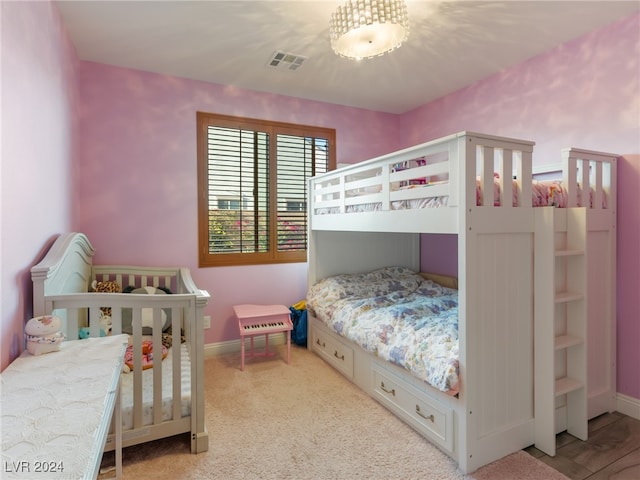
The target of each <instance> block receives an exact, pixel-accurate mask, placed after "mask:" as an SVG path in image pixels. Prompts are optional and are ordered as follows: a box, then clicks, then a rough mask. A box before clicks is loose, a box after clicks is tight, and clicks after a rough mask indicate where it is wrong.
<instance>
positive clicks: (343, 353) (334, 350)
mask: <svg viewBox="0 0 640 480" xmlns="http://www.w3.org/2000/svg"><path fill="white" fill-rule="evenodd" d="M309 340H310V341H311V348H313V350H314V351H316V352H317V353H318V355H320V356H321V357H322V358H323V359H324V360H325V361H326V362H327V363H329V365H332V366H333V367H334V368H336V369H337V370H338V371H340V372H341V373H342V374H343V375H344V376H346V377H347V378H349V379H350V380H353V348H352V347H350V346H348V345H347V344H345V343H343V342H341V341H340V340H338V339H336V338H335V337H333V336H331V335H330V334H328V333H325V332H324V331H322V330H320V329H318V328H317V327H316V328H313V329H312V330H311V338H310V339H309Z"/></svg>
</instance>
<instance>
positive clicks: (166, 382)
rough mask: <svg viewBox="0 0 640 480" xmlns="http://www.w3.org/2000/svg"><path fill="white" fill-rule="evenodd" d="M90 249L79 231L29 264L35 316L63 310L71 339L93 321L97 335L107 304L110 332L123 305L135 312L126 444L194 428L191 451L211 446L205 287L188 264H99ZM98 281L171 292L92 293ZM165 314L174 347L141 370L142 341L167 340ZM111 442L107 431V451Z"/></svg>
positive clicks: (126, 387)
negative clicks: (145, 328) (148, 320)
mask: <svg viewBox="0 0 640 480" xmlns="http://www.w3.org/2000/svg"><path fill="white" fill-rule="evenodd" d="M93 254H94V249H93V247H92V246H91V244H90V242H89V240H88V239H87V237H86V236H85V235H83V234H81V233H68V234H63V235H61V236H60V237H58V239H57V240H56V241H55V242H54V243H53V245H52V246H51V248H50V249H49V251H48V253H47V254H46V256H45V257H44V258H43V260H42V261H41V262H40V263H38V264H37V265H35V266H34V267H33V268H32V269H31V277H32V280H33V311H34V316H39V315H44V314H55V315H57V316H59V317H60V318H61V319H62V320H63V325H64V333H65V335H66V337H67V339H68V340H73V339H77V338H78V335H79V330H80V328H82V327H88V328H89V330H90V335H91V336H92V337H97V336H100V334H101V333H100V329H101V325H100V318H101V309H103V308H111V320H112V333H113V334H119V333H123V327H122V319H123V311H127V312H130V317H131V319H132V333H131V335H130V336H129V343H130V344H131V345H133V347H132V348H133V370H132V371H131V373H127V374H123V376H122V377H123V378H122V399H123V402H122V412H123V446H125V447H126V446H130V445H135V444H138V443H142V442H147V441H150V440H156V439H159V438H163V437H168V436H172V435H177V434H181V433H186V432H189V433H190V434H191V451H192V452H193V453H199V452H204V451H206V450H207V449H208V433H207V431H206V426H205V418H204V385H203V381H204V372H203V369H204V340H203V337H204V335H203V327H204V325H203V314H204V308H205V306H206V304H207V302H208V300H209V294H208V292H207V291H206V290H201V289H199V288H197V287H196V285H195V283H194V282H193V280H192V279H191V275H190V273H189V270H188V269H186V268H155V267H134V266H96V265H93V263H92V258H93ZM94 280H98V281H106V280H111V281H116V282H117V283H118V284H119V285H120V286H122V288H123V289H124V288H126V287H127V286H132V287H136V288H140V287H145V286H152V287H162V288H166V289H168V290H169V291H170V292H171V293H172V294H170V295H147V294H132V293H95V292H90V285H91V283H92V281H94ZM167 312H170V313H171V340H172V346H171V347H170V348H169V349H168V355H167V357H166V358H165V359H164V360H163V361H161V362H158V361H157V358H158V357H157V355H156V360H154V362H153V363H154V364H153V367H152V368H149V369H143V368H142V344H143V341H145V340H152V341H153V345H154V346H157V345H160V344H162V328H163V326H164V325H163V324H164V322H165V321H166V315H167ZM149 313H151V317H152V318H153V329H152V334H151V335H150V336H145V335H143V334H142V318H143V317H144V316H145V315H146V316H147V317H148V314H149ZM181 334H182V335H183V336H184V339H185V341H184V343H182V341H181V340H182V335H181ZM154 350H155V348H154ZM114 446H115V445H114V438H113V435H110V436H109V439H108V440H107V445H106V450H111V449H113V448H114Z"/></svg>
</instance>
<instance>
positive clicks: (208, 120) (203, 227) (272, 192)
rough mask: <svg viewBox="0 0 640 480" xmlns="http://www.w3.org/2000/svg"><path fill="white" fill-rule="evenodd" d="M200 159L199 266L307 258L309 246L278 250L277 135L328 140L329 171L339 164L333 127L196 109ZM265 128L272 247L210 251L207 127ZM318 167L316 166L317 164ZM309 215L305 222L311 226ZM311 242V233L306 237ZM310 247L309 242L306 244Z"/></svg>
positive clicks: (292, 260) (258, 129)
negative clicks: (263, 249) (243, 250)
mask: <svg viewBox="0 0 640 480" xmlns="http://www.w3.org/2000/svg"><path fill="white" fill-rule="evenodd" d="M196 125H197V135H196V136H197V157H198V158H197V160H198V162H197V163H198V167H197V168H198V252H199V253H198V264H199V266H200V267H216V266H239V265H259V264H276V263H300V262H306V261H307V249H304V250H296V251H278V248H277V246H278V245H277V233H278V229H277V217H278V209H277V191H278V186H277V161H278V160H277V152H276V147H277V142H276V141H275V139H276V136H277V135H291V136H300V137H314V138H323V139H326V140H328V156H329V158H328V165H327V171H329V170H333V169H335V167H336V141H335V138H336V131H335V129H332V128H325V127H313V126H308V125H297V124H293V123H285V122H273V121H268V120H258V119H253V118H246V117H236V116H230V115H218V114H213V113H206V112H197V113H196ZM210 126H215V127H223V128H232V129H239V130H250V131H257V132H265V133H267V134H268V135H269V139H270V140H269V182H268V183H269V205H270V208H269V214H268V218H269V246H270V247H269V250H268V251H267V252H259V253H256V252H249V253H244V252H243V253H210V251H209V186H208V181H209V164H208V143H207V141H208V131H207V130H208V127H210ZM314 168H315V166H314ZM308 221H309V219H308V216H307V219H306V225H307V227H308ZM307 242H308V237H307ZM307 248H308V244H307Z"/></svg>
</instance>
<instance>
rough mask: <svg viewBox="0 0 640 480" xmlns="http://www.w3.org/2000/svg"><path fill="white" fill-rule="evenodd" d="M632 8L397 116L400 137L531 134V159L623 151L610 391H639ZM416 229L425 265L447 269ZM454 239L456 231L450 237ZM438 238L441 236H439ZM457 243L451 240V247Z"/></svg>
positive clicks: (639, 198)
mask: <svg viewBox="0 0 640 480" xmlns="http://www.w3.org/2000/svg"><path fill="white" fill-rule="evenodd" d="M639 32H640V14H635V15H633V16H631V17H628V18H626V19H624V20H621V21H618V22H616V23H614V24H612V25H610V26H609V27H607V28H604V29H601V30H599V31H595V32H592V33H590V34H588V35H586V36H584V37H582V38H580V39H578V40H575V41H572V42H569V43H567V44H565V45H562V46H560V47H558V48H555V49H553V50H551V51H549V52H547V53H545V54H544V55H540V56H538V57H535V58H533V59H531V60H529V61H527V62H525V63H522V64H520V65H518V66H516V67H514V68H511V69H508V70H505V71H503V72H502V73H500V74H498V75H494V76H492V77H489V78H487V79H485V80H483V81H480V82H478V83H476V84H474V85H472V86H470V87H468V88H465V89H462V90H460V91H458V92H455V93H454V94H452V95H448V96H446V97H443V98H440V99H438V100H436V101H434V102H432V103H430V104H428V105H425V106H422V107H420V108H418V109H416V110H413V111H412V112H409V113H407V114H405V115H403V116H402V119H401V124H402V126H403V129H405V130H406V131H407V132H408V135H407V136H405V137H404V139H405V146H408V145H410V144H414V143H418V142H422V141H425V140H428V139H431V138H437V137H439V136H442V135H446V134H449V133H453V132H456V131H458V130H472V131H473V130H475V131H480V132H487V133H493V134H497V135H505V136H512V137H516V138H522V139H526V140H534V141H536V146H535V148H534V161H535V162H537V163H539V164H546V163H557V162H559V161H560V158H559V151H560V148H562V147H569V146H575V147H581V148H588V149H592V150H600V151H605V152H613V153H618V154H620V155H622V157H623V158H622V159H621V160H620V162H619V163H618V244H617V253H618V264H617V286H618V294H617V309H618V361H617V366H618V380H617V381H618V391H619V392H620V393H623V394H626V395H629V396H631V397H634V398H640V374H639V373H638V365H640V349H638V345H640V317H639V315H638V312H640V33H639ZM430 237H431V236H429V237H426V236H424V238H423V239H422V245H423V249H424V251H425V255H424V256H423V259H422V260H423V268H425V269H434V268H435V269H440V270H442V273H455V271H456V270H455V268H451V266H450V265H449V266H447V265H442V263H441V257H436V256H432V255H431V253H430V252H434V251H440V250H439V249H440V248H443V247H444V248H449V249H451V240H452V239H451V238H447V236H440V237H436V238H430ZM453 242H455V238H454V239H453ZM443 243H444V245H442V244H443ZM454 251H455V250H454Z"/></svg>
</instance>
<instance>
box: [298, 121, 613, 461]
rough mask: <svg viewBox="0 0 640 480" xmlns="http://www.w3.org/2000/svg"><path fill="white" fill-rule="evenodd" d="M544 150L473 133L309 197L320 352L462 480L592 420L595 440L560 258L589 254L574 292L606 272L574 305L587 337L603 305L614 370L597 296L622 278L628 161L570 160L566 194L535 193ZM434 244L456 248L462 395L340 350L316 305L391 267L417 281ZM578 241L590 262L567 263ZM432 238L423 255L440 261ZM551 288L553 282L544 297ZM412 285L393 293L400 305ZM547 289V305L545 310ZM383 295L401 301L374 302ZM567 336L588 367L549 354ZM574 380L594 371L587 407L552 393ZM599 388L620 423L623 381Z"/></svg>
mask: <svg viewBox="0 0 640 480" xmlns="http://www.w3.org/2000/svg"><path fill="white" fill-rule="evenodd" d="M533 146H534V142H530V141H523V140H517V139H511V138H504V137H498V136H492V135H484V134H478V133H472V132H462V133H459V134H455V135H450V136H447V137H444V138H441V139H438V140H434V141H431V142H427V143H424V144H421V145H417V146H415V147H411V148H408V149H404V150H401V151H398V152H394V153H391V154H388V155H384V156H381V157H378V158H375V159H372V160H369V161H365V162H361V163H358V164H354V165H350V166H346V167H344V168H341V169H339V170H336V171H333V172H329V173H326V174H323V175H319V176H317V177H314V178H312V179H311V180H310V182H309V207H308V212H309V225H310V226H309V276H308V283H309V297H310V298H308V299H307V303H308V307H309V327H308V328H309V332H308V338H309V346H310V348H311V349H312V351H314V352H315V353H317V354H318V355H319V356H320V357H322V358H323V359H324V360H325V361H327V362H328V363H329V364H330V365H332V366H333V367H335V368H336V369H337V370H339V371H340V372H341V373H342V374H343V375H345V376H346V377H347V378H349V379H350V380H351V381H352V382H354V383H355V384H356V385H358V386H359V387H360V388H361V389H363V390H364V391H365V392H367V393H368V394H370V395H371V396H372V397H373V398H375V399H376V400H378V401H379V402H380V403H382V404H383V405H385V406H386V407H387V408H388V409H390V410H391V411H392V412H393V413H394V414H396V415H397V416H398V417H399V418H401V419H402V420H404V421H405V422H407V423H408V424H409V425H411V426H412V427H413V428H414V429H416V431H418V432H419V433H421V434H422V435H423V436H424V437H425V438H427V439H429V440H430V441H431V442H432V443H434V444H435V445H436V446H438V447H439V448H440V449H441V450H442V451H444V452H445V453H446V454H448V455H449V456H450V457H451V458H453V459H454V460H455V461H456V462H457V463H458V465H459V468H460V469H461V470H462V471H463V472H465V473H467V472H472V471H474V470H476V469H477V468H479V467H481V466H483V465H485V464H487V463H490V462H492V461H494V460H497V459H499V458H501V457H503V456H505V455H507V454H510V453H512V452H514V451H516V450H519V449H521V448H524V447H527V446H529V445H532V444H534V443H536V444H540V445H541V446H542V445H543V444H544V445H545V446H546V445H547V442H548V439H549V437H550V436H552V435H555V432H556V431H557V430H558V429H559V428H569V427H567V426H565V425H564V424H563V423H562V418H560V420H557V419H556V417H561V416H562V415H565V417H564V418H573V417H575V416H580V415H581V416H582V417H583V418H581V419H580V421H581V422H582V423H584V424H586V421H587V420H586V413H584V412H582V414H581V413H580V412H581V410H580V408H581V407H579V406H575V405H574V404H576V403H577V404H580V405H581V404H582V403H585V404H586V402H587V400H586V397H587V395H586V390H587V388H586V386H585V383H586V379H585V378H584V376H585V375H586V374H585V372H584V371H585V370H586V358H585V351H586V348H585V343H586V342H585V341H584V335H583V338H582V341H580V340H576V339H577V338H578V334H576V335H573V336H571V335H562V334H564V333H566V328H567V327H566V324H567V322H566V320H558V319H557V318H555V317H557V316H560V314H559V313H558V312H556V307H555V305H557V303H556V300H555V299H554V295H556V294H557V293H558V291H559V290H561V289H563V288H569V287H572V286H569V287H568V286H567V285H566V282H562V281H560V280H558V281H557V282H556V281H555V279H554V275H555V272H556V271H557V269H558V268H559V267H557V266H556V264H557V262H558V261H557V259H558V258H564V252H565V251H568V252H571V253H576V252H582V253H583V255H582V257H580V256H579V255H577V254H576V255H575V256H576V258H578V257H579V258H582V259H583V260H582V262H583V264H582V267H576V268H574V270H576V272H574V273H573V274H572V275H573V276H579V274H581V273H584V272H585V271H588V272H590V273H593V272H592V271H593V270H594V269H596V268H600V269H601V271H602V272H606V274H605V275H601V277H603V278H601V279H600V280H597V281H596V283H598V284H597V285H596V284H594V285H592V286H586V285H585V286H583V287H584V288H583V290H582V291H581V294H582V297H581V298H582V300H576V302H577V304H578V305H579V306H581V308H582V310H580V309H578V311H579V312H581V314H582V316H580V319H581V321H582V323H580V322H577V323H579V324H580V325H582V326H584V323H585V322H587V320H586V312H587V311H589V312H591V310H592V307H591V303H592V302H593V303H594V305H596V307H594V308H595V309H597V311H598V312H599V313H598V315H599V318H597V319H596V318H595V317H594V325H595V327H593V328H598V329H599V330H600V331H601V332H607V335H606V340H601V343H602V342H604V343H602V344H601V345H600V346H598V347H594V348H599V349H600V350H601V353H602V355H603V356H604V357H606V359H605V360H606V361H610V359H612V358H614V355H613V352H612V348H613V347H612V343H611V342H613V338H615V337H614V336H612V335H613V334H612V333H611V332H612V329H613V322H614V318H615V314H614V313H615V312H614V309H615V306H614V304H615V302H614V301H613V298H612V291H613V290H612V287H611V286H609V285H606V286H605V287H604V288H603V289H602V290H603V291H602V292H600V293H597V292H592V290H596V289H597V288H601V287H602V286H603V285H602V284H605V283H606V282H609V281H611V280H612V279H613V278H614V277H615V273H614V259H615V160H616V157H615V155H611V154H603V153H599V152H591V151H587V150H580V149H575V148H573V149H565V150H563V151H562V162H563V164H562V167H561V169H560V170H561V172H560V174H561V175H562V176H561V178H560V179H558V181H554V182H542V181H539V182H536V181H534V179H533V172H532V154H533ZM583 199H584V202H583ZM583 203H584V206H582V204H583ZM578 205H580V206H578ZM534 206H536V207H541V208H533V207H534ZM558 207H567V208H558ZM538 211H540V212H545V214H544V215H539V214H537V213H535V212H538ZM573 211H575V212H582V213H581V214H582V216H583V217H586V220H583V221H582V222H580V221H578V222H575V221H573V220H571V221H567V216H568V215H571V214H570V213H569V212H573ZM579 215H580V214H579ZM568 223H569V224H570V225H571V226H570V227H567V224H568ZM568 230H571V233H570V234H567V231H568ZM592 230H593V232H594V233H593V235H592V234H591V233H590V232H591V231H592ZM430 233H440V234H454V235H456V236H457V245H458V259H457V260H458V275H457V278H456V279H455V280H456V283H457V289H458V290H457V295H456V297H457V304H456V305H455V310H456V315H457V332H456V333H457V338H455V341H456V343H457V344H456V348H457V352H456V357H457V364H456V367H457V370H456V372H455V375H456V377H455V378H457V381H455V382H453V383H451V382H450V383H449V384H448V386H447V387H445V388H443V387H442V385H439V386H437V387H434V386H432V385H430V384H429V383H427V381H425V379H424V378H420V376H418V375H416V374H415V372H413V373H412V372H411V371H410V370H409V369H407V368H405V367H403V366H400V365H398V364H397V363H398V362H394V361H388V360H385V358H384V356H383V355H379V354H378V353H379V352H377V351H376V349H375V348H373V349H372V350H373V351H369V350H368V349H367V348H365V347H366V342H357V341H354V340H349V339H348V338H346V337H344V336H342V335H341V334H339V333H337V332H336V330H334V328H332V327H330V326H329V325H330V322H327V321H326V319H321V318H319V317H322V315H321V314H319V312H316V309H319V310H321V309H322V308H321V306H320V305H319V304H318V302H317V298H318V297H322V296H323V295H324V294H317V292H316V291H315V289H316V288H317V287H316V286H317V285H318V284H320V283H322V282H324V281H326V280H327V279H329V278H336V279H338V283H339V284H340V282H343V286H344V282H347V283H349V282H351V281H352V279H351V278H350V277H348V276H349V275H354V276H356V277H358V276H360V277H363V278H365V279H366V278H369V279H371V276H372V275H373V277H374V278H377V279H378V280H380V276H381V275H382V276H385V275H386V274H387V273H388V271H387V269H389V267H393V268H392V270H396V271H400V272H404V273H400V275H401V276H402V275H405V273H406V269H409V270H411V271H412V272H419V271H420V266H421V260H420V245H421V235H422V234H430ZM568 237H571V238H572V239H573V238H580V239H583V240H581V241H582V242H583V243H582V247H583V249H582V250H579V249H578V248H577V247H576V248H573V247H571V248H569V247H567V238H568ZM426 238H427V241H426V242H422V244H423V245H427V248H429V241H428V236H427V237H426ZM544 239H546V240H544ZM548 239H551V246H549V240H548ZM587 239H588V240H587ZM572 241H573V240H571V241H569V243H571V242H572ZM545 242H546V247H545V248H546V251H544V250H542V251H541V254H540V255H536V246H537V245H538V244H539V243H542V244H544V243H545ZM563 242H564V243H563ZM604 246H606V248H604V249H603V247H604ZM556 250H562V251H563V253H561V254H557V253H554V252H555V251H556ZM580 268H584V270H580ZM536 272H538V276H537V277H536ZM550 272H552V273H553V274H552V273H550ZM543 274H544V275H551V278H550V279H548V281H547V282H546V284H545V283H544V282H543V280H542V278H543V277H542V275H543ZM407 275H408V274H407ZM562 275H564V277H563V278H566V277H567V275H566V272H565V273H562V274H561V273H558V274H557V276H558V277H560V276H562ZM424 276H427V277H428V275H426V274H425V275H424ZM396 280H397V279H396ZM417 281H418V282H419V280H417ZM589 281H590V282H591V280H589ZM401 283H402V282H396V283H394V284H393V289H397V288H400V287H398V285H399V284H401ZM349 284H350V283H349ZM614 284H615V283H614ZM614 284H613V285H614ZM350 285H351V284H350ZM429 285H433V284H429ZM540 285H545V286H544V288H543V287H542V286H540ZM450 286H451V285H450ZM536 286H539V288H540V289H541V290H542V291H544V294H540V295H537V292H536ZM377 287H378V288H380V285H379V284H378V285H377ZM336 288H337V289H338V290H339V291H342V292H351V291H352V289H351V288H342V287H340V286H338V287H336ZM341 288H342V290H341ZM384 288H387V287H382V290H384ZM412 288H413V287H412ZM429 288H431V287H429ZM374 290H375V289H374ZM387 293H390V294H394V293H397V292H387V291H382V292H380V291H378V292H377V294H379V295H385V294H387ZM445 293H446V294H447V295H450V294H451V292H450V291H449V290H446V292H445ZM592 294H593V295H592ZM338 296H339V297H340V294H338ZM400 296H404V293H402V294H401V295H400ZM329 297H330V295H329ZM379 298H381V297H378V300H379ZM572 298H573V299H576V298H578V297H577V296H576V297H572ZM339 300H340V301H342V300H343V297H340V298H339ZM378 300H376V301H378ZM333 301H334V303H335V299H333ZM544 302H547V304H545V303H544ZM562 303H563V302H560V304H562ZM549 305H551V306H549ZM534 306H535V308H534ZM543 307H544V308H546V309H547V310H546V313H547V314H548V315H549V316H548V317H547V318H546V319H541V318H540V317H541V315H538V316H537V317H536V315H535V311H536V310H539V311H540V312H544V311H545V310H543ZM331 308H335V305H334V306H333V307H331ZM331 308H330V309H331ZM367 308H368V307H367ZM365 309H366V308H365ZM549 309H551V310H549ZM549 312H551V313H549ZM349 318H350V319H352V318H354V317H349ZM534 320H535V322H538V321H543V322H544V323H545V327H544V328H542V329H539V328H537V327H536V329H535V331H534ZM590 320H591V319H590ZM569 323H571V324H573V323H575V322H574V321H573V320H572V321H571V322H569ZM342 325H344V323H342ZM581 328H582V327H581ZM589 328H592V327H591V325H590V326H589ZM563 329H565V331H563ZM534 336H535V337H536V340H538V341H540V342H545V343H544V344H545V347H544V348H545V349H546V350H545V351H548V350H549V349H550V351H551V352H552V353H551V358H552V359H553V360H550V362H552V363H551V364H549V363H547V365H545V366H546V367H551V368H552V370H551V372H555V373H547V375H546V376H545V375H543V374H542V373H541V372H542V367H543V365H542V363H540V362H541V359H540V355H538V354H537V352H538V348H539V346H538V344H537V343H536V347H535V349H534ZM567 336H571V337H572V338H573V339H574V343H572V344H571V345H570V346H569V347H567V349H568V350H569V351H571V352H572V353H573V350H575V351H576V352H577V356H578V357H579V360H578V361H576V360H573V359H570V360H567V359H568V358H569V357H570V355H569V356H564V357H562V358H560V357H561V356H562V355H561V354H554V353H553V352H557V350H554V349H555V348H556V347H555V346H554V344H555V342H556V340H555V337H567ZM607 342H608V343H607ZM363 345H365V346H364V347H363ZM576 345H577V346H576ZM589 348H591V345H589ZM563 354H564V351H563ZM556 360H557V361H556ZM536 362H538V363H536ZM547 362H549V361H547ZM611 362H612V360H611V361H610V363H611ZM536 368H537V370H536ZM576 368H577V369H578V370H580V369H582V373H581V375H582V377H580V379H581V380H582V386H577V387H574V388H575V390H574V391H579V392H581V394H580V395H581V396H580V395H578V397H579V399H578V400H577V401H574V400H571V401H570V400H567V398H568V397H569V396H570V395H572V394H571V393H570V394H569V395H566V394H565V393H564V391H556V390H555V387H556V384H555V383H554V382H555V381H556V380H559V379H561V378H564V377H566V376H569V374H568V373H567V372H569V373H570V374H571V375H573V376H574V377H575V376H579V375H577V374H574V370H576ZM534 371H535V373H536V374H535V375H534ZM547 372H549V371H548V370H547ZM601 377H603V378H605V377H606V378H605V380H604V383H607V385H606V386H605V389H606V394H605V396H606V395H608V396H609V398H608V400H607V401H604V402H601V406H600V408H606V409H609V410H610V409H611V408H612V404H611V401H610V400H611V392H612V391H613V392H615V384H613V385H612V382H614V377H612V376H611V370H610V371H609V372H607V373H602V375H601ZM580 379H579V380H580ZM445 384H446V382H445ZM452 387H454V388H452ZM612 387H613V390H611V388H612ZM534 393H535V394H536V395H537V394H540V395H543V396H544V398H545V402H544V403H543V404H541V405H545V408H547V409H550V410H551V411H546V412H542V411H539V410H538V407H537V405H534ZM537 400H538V399H537ZM563 402H564V403H563ZM567 405H570V406H571V408H567ZM563 408H564V410H562V409H563ZM568 410H570V411H571V414H569V413H567V411H568ZM558 411H559V412H561V413H560V414H557V413H556V415H554V412H558ZM576 412H577V413H576ZM543 413H544V414H547V415H548V416H550V417H551V418H552V419H554V420H552V421H551V422H542V421H539V422H537V421H536V415H538V417H540V418H541V417H542V416H543ZM579 414H580V415H579ZM580 428H581V427H580ZM571 429H572V431H573V427H571ZM545 448H546V447H545Z"/></svg>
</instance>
